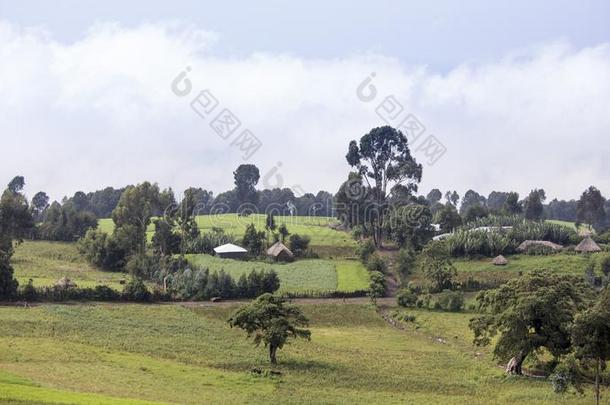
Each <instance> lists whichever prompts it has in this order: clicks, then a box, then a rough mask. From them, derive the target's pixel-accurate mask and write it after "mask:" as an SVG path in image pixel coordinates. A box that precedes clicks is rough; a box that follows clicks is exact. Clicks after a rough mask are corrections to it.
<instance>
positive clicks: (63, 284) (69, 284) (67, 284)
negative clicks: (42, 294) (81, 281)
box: [55, 277, 77, 290]
mask: <svg viewBox="0 0 610 405" xmlns="http://www.w3.org/2000/svg"><path fill="white" fill-rule="evenodd" d="M55 287H59V288H63V289H64V290H67V289H68V288H76V287H77V286H76V283H75V282H74V281H72V280H70V279H69V278H68V277H62V278H60V279H59V280H57V282H56V283H55Z"/></svg>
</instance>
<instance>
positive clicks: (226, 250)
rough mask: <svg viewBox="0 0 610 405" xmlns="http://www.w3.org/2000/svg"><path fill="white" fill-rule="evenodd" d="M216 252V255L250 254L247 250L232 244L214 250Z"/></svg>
mask: <svg viewBox="0 0 610 405" xmlns="http://www.w3.org/2000/svg"><path fill="white" fill-rule="evenodd" d="M214 252H216V253H248V251H247V250H246V249H244V248H243V247H241V246H237V245H234V244H232V243H227V244H224V245H221V246H217V247H215V248H214Z"/></svg>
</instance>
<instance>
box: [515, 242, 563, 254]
mask: <svg viewBox="0 0 610 405" xmlns="http://www.w3.org/2000/svg"><path fill="white" fill-rule="evenodd" d="M530 246H546V247H548V248H551V249H553V250H561V249H563V246H561V245H558V244H557V243H553V242H549V241H548V240H526V241H524V242H523V243H521V244H520V245H519V247H518V248H517V251H519V252H524V251H526V250H527V248H529V247H530Z"/></svg>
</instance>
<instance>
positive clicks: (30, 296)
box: [19, 279, 39, 301]
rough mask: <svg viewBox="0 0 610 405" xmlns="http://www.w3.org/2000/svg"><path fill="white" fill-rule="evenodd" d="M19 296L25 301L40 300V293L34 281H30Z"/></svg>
mask: <svg viewBox="0 0 610 405" xmlns="http://www.w3.org/2000/svg"><path fill="white" fill-rule="evenodd" d="M19 295H20V296H21V298H22V299H24V300H25V301H37V300H38V298H39V297H38V291H37V290H36V288H35V287H34V284H33V281H32V279H29V280H28V283H27V284H26V285H24V286H23V288H22V289H21V291H20V292H19Z"/></svg>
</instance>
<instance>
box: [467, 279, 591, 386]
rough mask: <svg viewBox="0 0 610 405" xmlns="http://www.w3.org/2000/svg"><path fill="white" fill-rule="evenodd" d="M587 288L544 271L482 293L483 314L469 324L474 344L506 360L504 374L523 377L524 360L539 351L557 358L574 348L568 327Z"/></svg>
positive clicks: (479, 297) (480, 302)
mask: <svg viewBox="0 0 610 405" xmlns="http://www.w3.org/2000/svg"><path fill="white" fill-rule="evenodd" d="M587 295H588V294H587V286H586V285H585V283H584V282H583V281H582V280H581V279H580V278H579V277H575V276H571V275H563V274H557V273H555V272H553V271H549V270H543V271H537V272H532V273H527V274H525V275H523V276H521V277H519V278H515V279H512V280H510V281H508V282H507V283H506V284H504V285H502V286H501V287H499V288H497V289H495V290H486V291H482V292H481V293H479V295H478V296H477V301H478V303H479V309H480V310H481V312H482V315H479V316H477V317H475V318H473V319H471V320H470V325H469V326H470V328H471V329H472V331H473V332H474V343H475V344H476V345H479V346H482V345H488V344H490V343H491V341H492V338H494V337H495V336H496V335H499V337H498V339H497V340H496V345H495V347H494V356H495V357H496V358H497V359H500V360H503V361H508V364H507V366H506V372H507V373H509V374H522V365H523V362H524V360H525V359H526V358H527V356H529V355H530V354H532V353H534V352H536V351H537V350H538V349H541V348H546V349H547V350H548V351H549V353H550V354H551V355H553V356H556V357H557V356H560V355H562V354H565V353H567V352H568V351H569V350H570V347H571V340H570V325H571V323H572V320H573V319H574V316H575V314H576V313H578V311H580V310H582V309H584V307H585V298H586V296H587Z"/></svg>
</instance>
